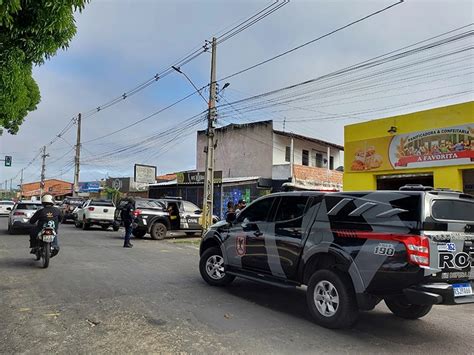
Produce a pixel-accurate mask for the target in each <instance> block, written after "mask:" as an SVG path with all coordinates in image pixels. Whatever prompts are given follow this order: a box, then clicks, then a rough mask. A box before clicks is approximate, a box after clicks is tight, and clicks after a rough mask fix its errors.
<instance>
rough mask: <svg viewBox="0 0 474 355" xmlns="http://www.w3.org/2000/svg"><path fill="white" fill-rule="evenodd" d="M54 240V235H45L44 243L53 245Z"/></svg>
mask: <svg viewBox="0 0 474 355" xmlns="http://www.w3.org/2000/svg"><path fill="white" fill-rule="evenodd" d="M53 240H54V235H43V242H45V243H51V242H52V241H53Z"/></svg>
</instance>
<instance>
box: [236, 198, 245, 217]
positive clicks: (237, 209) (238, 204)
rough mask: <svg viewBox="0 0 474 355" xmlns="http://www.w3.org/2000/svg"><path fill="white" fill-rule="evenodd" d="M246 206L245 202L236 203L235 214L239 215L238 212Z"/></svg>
mask: <svg viewBox="0 0 474 355" xmlns="http://www.w3.org/2000/svg"><path fill="white" fill-rule="evenodd" d="M246 206H247V203H246V202H245V200H239V202H238V203H237V207H236V209H235V214H236V215H237V214H239V213H240V211H242V210H243V209H244V208H245V207H246Z"/></svg>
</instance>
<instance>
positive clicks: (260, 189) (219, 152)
mask: <svg viewBox="0 0 474 355" xmlns="http://www.w3.org/2000/svg"><path fill="white" fill-rule="evenodd" d="M215 142H216V148H215V154H214V159H215V161H214V170H215V173H216V174H215V180H214V181H215V184H214V213H215V214H218V215H222V214H223V212H224V211H225V206H226V205H227V202H228V201H233V202H234V203H236V202H237V201H238V200H240V199H244V200H246V201H247V202H250V201H252V200H254V199H256V198H258V197H260V196H262V195H265V194H267V193H270V192H272V191H280V190H282V189H283V188H293V189H313V190H330V191H334V190H341V189H342V171H341V170H342V169H341V168H342V167H341V166H342V164H343V158H342V151H343V149H344V148H343V147H342V146H340V145H337V144H334V143H330V142H325V141H323V140H320V139H316V138H311V137H306V136H301V135H297V134H293V133H288V132H282V131H277V130H275V129H273V122H272V121H260V122H253V123H247V124H230V125H227V126H224V127H220V128H217V129H216V131H215ZM206 146H207V136H206V131H198V132H197V149H196V170H193V171H187V172H180V173H177V176H176V179H173V180H172V181H163V182H159V183H157V184H152V185H150V190H149V196H150V197H153V198H158V197H163V196H166V195H168V196H181V197H182V198H184V199H186V200H189V201H191V202H194V203H196V204H197V205H198V206H201V205H202V198H203V179H204V170H205V160H206V154H205V148H206Z"/></svg>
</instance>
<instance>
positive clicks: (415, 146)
mask: <svg viewBox="0 0 474 355" xmlns="http://www.w3.org/2000/svg"><path fill="white" fill-rule="evenodd" d="M345 156H346V159H348V161H347V163H348V164H346V171H352V172H358V171H361V172H362V171H377V170H398V169H413V168H427V167H435V166H448V165H464V164H473V163H474V124H471V125H469V124H467V125H460V126H452V127H444V128H436V129H427V130H424V131H418V132H412V133H407V134H400V135H394V136H390V137H380V138H374V139H368V140H365V141H356V142H348V143H346V153H345Z"/></svg>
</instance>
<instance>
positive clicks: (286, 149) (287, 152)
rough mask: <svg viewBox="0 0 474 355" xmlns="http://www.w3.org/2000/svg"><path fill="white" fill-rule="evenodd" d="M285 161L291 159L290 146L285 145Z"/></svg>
mask: <svg viewBox="0 0 474 355" xmlns="http://www.w3.org/2000/svg"><path fill="white" fill-rule="evenodd" d="M285 161H286V162H288V163H289V162H290V161H291V148H290V147H285Z"/></svg>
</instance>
